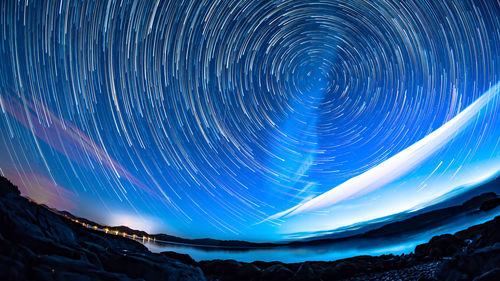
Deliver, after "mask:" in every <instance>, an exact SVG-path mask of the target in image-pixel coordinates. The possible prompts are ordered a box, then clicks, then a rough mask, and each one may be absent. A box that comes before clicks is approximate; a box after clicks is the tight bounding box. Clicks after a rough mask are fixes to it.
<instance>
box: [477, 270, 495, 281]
mask: <svg viewBox="0 0 500 281" xmlns="http://www.w3.org/2000/svg"><path fill="white" fill-rule="evenodd" d="M498 280H500V267H497V268H495V269H492V270H490V271H488V272H485V273H483V274H481V275H479V276H478V277H476V278H474V281H498Z"/></svg>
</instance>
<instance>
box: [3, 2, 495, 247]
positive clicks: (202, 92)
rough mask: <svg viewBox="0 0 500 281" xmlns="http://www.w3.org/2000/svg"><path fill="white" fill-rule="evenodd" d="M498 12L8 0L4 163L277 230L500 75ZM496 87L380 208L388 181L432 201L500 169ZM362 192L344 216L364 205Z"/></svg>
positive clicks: (131, 207) (88, 206)
mask: <svg viewBox="0 0 500 281" xmlns="http://www.w3.org/2000/svg"><path fill="white" fill-rule="evenodd" d="M499 15H500V4H499V2H498V1H486V0H485V1H427V0H419V1H417V0H415V1H363V0H359V1H300V0H299V1H254V0H252V1H250V0H249V1H201V0H200V1H156V2H153V1H126V0H124V1H108V2H106V1H45V2H42V1H22V2H19V1H2V4H1V12H0V54H1V58H2V63H1V65H0V74H1V76H0V90H1V93H0V95H1V100H0V101H1V107H2V115H0V117H1V118H0V128H1V129H2V131H1V133H0V135H1V137H2V138H1V141H0V144H1V146H0V147H1V148H2V150H1V151H0V152H1V153H2V156H1V157H0V159H1V160H2V164H0V167H1V172H2V174H4V175H6V176H7V177H9V178H11V179H12V180H13V181H14V182H16V183H17V184H18V185H20V186H21V189H23V192H24V193H25V194H28V195H30V196H31V197H34V199H39V200H42V199H43V200H47V201H48V202H49V203H50V204H52V205H56V206H57V205H58V204H59V203H58V202H66V203H65V205H64V206H65V207H66V208H72V209H73V211H74V212H75V213H77V214H84V215H87V216H89V217H91V218H94V219H98V220H100V221H104V222H108V223H112V222H111V221H110V220H111V219H110V218H112V217H113V214H117V213H124V214H132V215H134V216H138V217H140V218H141V220H142V221H148V219H150V220H153V221H155V223H153V224H155V227H156V228H155V229H156V230H158V231H164V232H169V233H174V234H180V235H184V236H187V237H201V236H211V237H216V238H219V237H222V238H227V237H233V236H235V235H243V236H241V237H244V238H248V239H264V240H265V239H278V238H279V235H281V234H283V233H284V232H286V230H284V229H283V228H281V226H282V224H286V219H285V220H280V221H277V222H276V221H274V222H268V221H265V222H264V223H261V224H259V223H260V222H262V221H264V220H266V219H267V218H268V217H270V216H272V215H274V214H276V213H279V212H282V211H284V210H286V209H289V208H291V207H293V206H295V205H297V204H299V203H301V202H304V201H305V200H309V199H311V198H314V197H315V196H317V195H320V194H322V193H324V192H326V191H328V190H330V189H332V188H334V187H335V186H337V185H339V184H341V183H342V182H345V181H346V180H349V179H350V178H352V177H354V176H357V175H360V174H362V173H364V172H366V171H368V170H369V169H371V168H373V167H375V166H377V165H379V164H381V163H383V162H384V161H385V160H387V159H389V158H390V157H392V156H394V155H395V154H397V153H398V152H400V151H402V150H404V149H405V148H407V147H409V146H411V145H412V144H414V143H415V142H417V141H419V140H420V139H422V138H424V137H425V136H426V135H428V134H430V133H431V132H433V131H435V130H436V129H438V128H440V127H441V126H442V125H443V124H445V123H446V122H447V121H449V120H451V119H452V118H453V117H455V116H457V114H459V113H460V112H461V111H462V110H463V109H465V108H466V107H467V106H469V105H471V104H472V103H473V102H474V101H475V100H476V99H478V98H479V97H480V96H481V95H482V94H483V93H485V92H486V91H487V90H488V89H490V88H491V87H492V86H493V85H495V84H496V83H497V82H498V81H499V80H500V55H499V54H500V16H499ZM498 104H499V100H498V98H495V99H493V100H492V101H491V102H490V103H489V104H488V106H487V107H486V109H485V110H483V111H482V112H481V114H480V115H479V116H478V118H477V119H476V120H475V123H474V124H473V125H471V126H470V128H468V129H467V130H468V131H467V132H466V133H462V134H460V135H459V136H458V137H457V138H454V139H453V140H451V142H450V144H448V145H447V146H446V147H445V148H444V149H442V150H441V151H440V152H439V153H438V155H433V156H432V158H431V159H430V160H429V164H427V165H424V166H423V168H421V170H418V171H415V172H413V173H411V174H410V175H409V176H408V177H407V178H405V179H404V180H402V181H403V182H408V183H407V184H406V185H404V184H402V185H398V186H395V187H393V188H385V189H384V188H382V189H381V190H380V191H376V192H375V193H373V194H370V196H372V197H369V198H368V199H366V200H367V202H372V203H370V204H365V205H364V206H365V207H363V208H364V210H370V208H373V209H374V210H378V209H380V208H382V207H383V206H384V205H385V206H387V205H386V204H387V202H388V201H384V200H383V199H380V198H390V199H391V200H394V198H395V197H391V196H388V195H387V192H390V193H391V194H395V195H394V196H396V195H397V196H399V197H397V200H398V201H399V202H400V204H403V205H405V206H406V207H411V204H414V203H415V204H416V203H418V201H411V200H410V201H411V202H410V201H405V200H409V199H408V198H409V197H412V198H416V199H415V200H417V199H418V200H421V201H425V200H430V199H432V197H433V196H437V195H439V194H442V193H443V192H444V191H449V189H450V188H451V187H452V185H453V184H457V182H455V183H454V182H453V181H452V179H458V178H463V177H465V176H467V175H468V173H467V167H473V166H474V164H475V163H488V165H489V167H491V168H492V169H493V168H494V167H496V168H497V169H500V166H499V162H500V160H499V159H500V152H499V151H500V144H499V137H500V136H499V130H498V126H499V125H500V124H499V122H498V119H499V118H498ZM495 126H496V127H495ZM495 165H496V166H495ZM471 169H472V168H471ZM436 177H437V179H438V180H440V183H441V184H440V185H437V186H434V185H432V184H431V183H429V181H432V180H433V179H435V178H436ZM443 182H447V184H443ZM384 192H385V193H384ZM42 195H43V196H42ZM377 198H379V199H377ZM387 200H388V199H387ZM360 202H362V201H360ZM390 202H393V201H390ZM401 202H402V203H401ZM358 203H359V202H358ZM365 203H366V202H365ZM59 205H60V204H59ZM346 206H349V204H347V205H346ZM352 206H354V205H352ZM398 206H399V207H401V205H398ZM353 209H356V208H355V207H353V208H348V207H347V208H345V209H343V210H340V211H337V213H332V214H334V215H333V218H329V219H328V220H330V221H331V220H333V221H334V220H336V218H339V217H344V216H346V217H349V216H348V215H347V214H352V217H349V219H347V221H346V222H345V223H346V224H348V223H354V222H358V221H357V220H360V218H363V216H362V215H359V214H358V213H356V211H353ZM374 213H377V212H376V211H375V212H374ZM141 220H140V221H141ZM319 220H321V218H319ZM301 223H304V222H301ZM255 229H258V231H259V233H258V234H256V233H255ZM294 231H295V232H297V231H298V228H296V229H294V230H293V231H292V232H294ZM278 234H279V235H278ZM276 235H278V236H276Z"/></svg>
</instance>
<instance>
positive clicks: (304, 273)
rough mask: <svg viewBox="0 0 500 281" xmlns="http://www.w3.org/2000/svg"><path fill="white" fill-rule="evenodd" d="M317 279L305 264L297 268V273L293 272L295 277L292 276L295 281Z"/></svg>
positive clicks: (314, 273) (307, 264) (310, 268)
mask: <svg viewBox="0 0 500 281" xmlns="http://www.w3.org/2000/svg"><path fill="white" fill-rule="evenodd" d="M317 279H318V275H317V273H316V272H315V271H314V269H313V268H312V267H311V266H310V265H309V263H307V262H305V263H302V264H301V265H300V266H299V269H298V270H297V272H295V275H294V276H293V280H296V281H304V280H317Z"/></svg>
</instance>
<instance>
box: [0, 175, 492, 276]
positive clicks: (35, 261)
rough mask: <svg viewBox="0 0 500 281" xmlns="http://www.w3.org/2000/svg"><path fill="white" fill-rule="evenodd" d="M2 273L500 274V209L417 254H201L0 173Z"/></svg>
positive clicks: (422, 247) (424, 246)
mask: <svg viewBox="0 0 500 281" xmlns="http://www.w3.org/2000/svg"><path fill="white" fill-rule="evenodd" d="M498 201H499V200H498V199H492V200H489V201H487V203H485V204H483V205H481V207H480V209H481V210H482V209H488V208H494V207H496V206H497V205H498V204H499V202H498ZM0 280H72V281H79V280H221V281H224V280H237V281H243V280H500V216H499V217H496V218H495V219H493V220H491V221H489V222H486V223H484V224H481V225H476V226H473V227H470V228H468V229H466V230H463V231H460V232H458V233H456V234H454V235H450V234H446V235H441V236H437V237H433V238H432V239H431V240H430V241H429V243H426V244H422V245H419V246H417V247H416V248H415V253H414V254H410V255H401V256H395V255H384V256H379V257H371V256H360V257H355V258H350V259H344V260H338V261H332V262H304V263H295V264H284V263H280V262H253V263H242V262H236V261H222V260H213V261H202V262H195V261H194V260H192V259H191V258H190V257H189V256H187V255H182V254H177V253H173V252H164V253H160V254H155V253H151V252H150V251H148V249H147V248H146V247H144V246H143V245H142V244H141V243H139V242H137V241H134V240H132V239H128V238H124V237H121V236H118V235H113V234H106V233H103V232H100V231H96V230H92V229H89V228H86V227H84V226H82V225H81V224H79V223H76V222H74V221H72V220H70V219H68V218H66V217H65V216H61V215H58V214H56V213H54V212H52V211H50V210H49V209H47V208H45V207H43V206H39V205H37V204H36V203H34V202H30V201H29V200H28V199H26V198H24V197H21V196H20V194H19V191H18V189H17V188H16V187H15V186H13V185H12V184H11V183H10V182H9V181H8V180H6V179H5V178H0Z"/></svg>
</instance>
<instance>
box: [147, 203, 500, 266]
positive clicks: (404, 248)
mask: <svg viewBox="0 0 500 281" xmlns="http://www.w3.org/2000/svg"><path fill="white" fill-rule="evenodd" d="M498 213H500V210H498V208H497V210H496V211H495V212H488V213H483V212H480V213H476V214H472V215H468V216H464V217H462V218H460V219H457V220H455V221H454V222H452V223H448V224H446V225H443V226H441V227H439V228H434V229H427V230H422V231H421V232H419V233H416V234H413V235H408V236H405V237H390V238H383V239H354V240H349V241H334V242H332V243H329V244H325V245H321V246H302V247H276V248H269V249H254V250H227V249H224V250H221V249H210V250H207V249H201V248H196V247H191V246H186V245H169V244H160V243H144V244H145V245H146V246H147V247H148V248H149V250H150V251H152V252H156V253H159V252H163V251H174V252H178V253H183V254H188V255H190V256H191V257H192V258H193V259H195V260H196V261H201V260H214V259H222V260H225V259H233V260H237V261H242V262H253V261H256V260H259V261H282V262H286V263H294V262H304V261H331V260H337V259H343V258H349V257H354V256H360V255H372V256H375V255H383V254H408V253H410V252H412V251H413V250H414V249H415V246H416V245H418V244H422V243H425V242H427V241H429V239H430V238H432V236H435V235H440V234H445V233H455V232H457V231H460V230H463V229H466V228H467V227H469V226H472V225H475V224H480V223H483V222H486V221H488V220H491V219H493V218H494V217H495V216H496V215H498Z"/></svg>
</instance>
